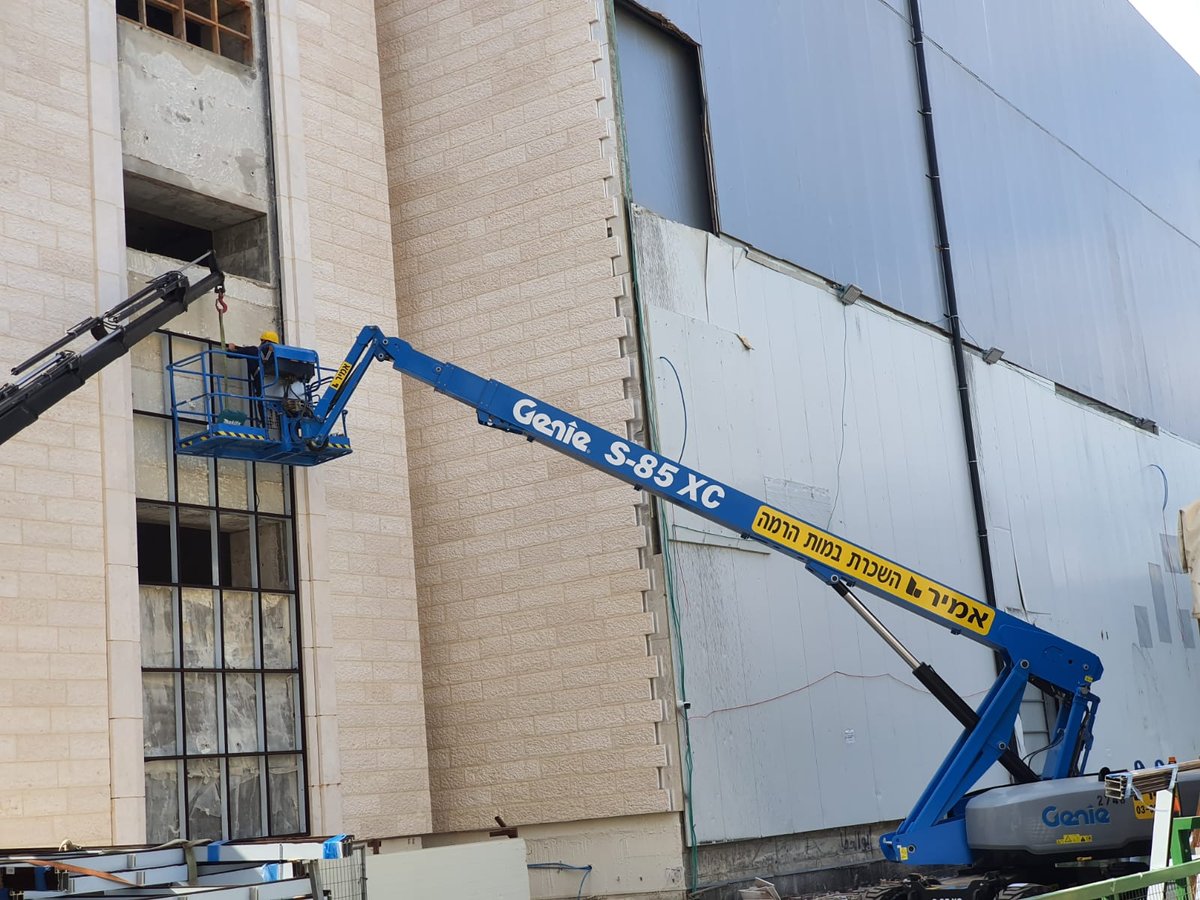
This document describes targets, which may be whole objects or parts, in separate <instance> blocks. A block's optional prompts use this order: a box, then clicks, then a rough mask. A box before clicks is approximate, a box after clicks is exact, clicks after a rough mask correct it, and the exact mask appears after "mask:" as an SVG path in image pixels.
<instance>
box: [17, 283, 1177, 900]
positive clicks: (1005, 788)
mask: <svg viewBox="0 0 1200 900" xmlns="http://www.w3.org/2000/svg"><path fill="white" fill-rule="evenodd" d="M208 265H209V274H208V275H206V276H205V277H203V278H202V279H201V280H200V281H198V282H197V283H196V284H194V285H193V284H190V283H189V281H188V279H187V278H186V277H185V276H184V275H183V273H182V270H180V271H177V272H170V273H167V274H166V275H162V276H160V277H159V278H156V279H155V280H154V281H152V282H151V283H150V284H148V285H147V286H146V287H145V288H143V289H142V290H141V291H139V292H138V293H137V294H134V295H133V296H132V297H130V298H129V299H127V300H125V301H124V302H122V303H121V304H119V305H118V306H117V307H115V308H114V309H112V310H109V311H108V312H107V313H105V314H104V315H103V316H98V317H95V318H92V319H86V320H84V321H83V322H80V323H79V324H78V325H76V326H75V327H74V328H72V329H71V330H70V331H69V332H68V333H67V335H66V336H65V337H64V338H62V339H61V340H59V341H57V342H55V343H54V344H52V345H51V346H50V347H48V348H46V349H45V350H44V351H42V352H41V353H39V354H36V355H35V356H33V357H31V358H30V359H28V360H26V361H25V362H23V363H22V364H21V365H19V366H17V367H16V368H15V369H14V370H13V371H14V374H16V375H20V374H22V373H24V372H27V371H29V370H31V369H33V371H32V372H31V373H30V374H28V375H26V376H25V377H24V378H23V379H22V380H20V381H19V382H17V383H15V384H9V385H4V386H3V387H0V444H3V443H4V441H6V440H8V439H9V438H10V437H12V436H13V435H14V434H16V433H17V432H19V431H20V430H21V429H23V428H25V427H26V426H28V425H30V424H32V423H33V422H34V421H35V420H36V419H37V417H38V415H40V414H41V413H42V412H44V411H46V410H47V409H49V408H50V407H51V406H52V405H53V404H54V403H56V402H58V400H60V399H62V398H63V397H65V396H66V395H67V394H69V393H70V392H71V391H73V390H75V389H76V388H78V387H80V386H81V385H82V384H83V383H84V381H85V380H86V379H87V378H88V377H90V376H91V375H92V374H94V373H95V372H97V371H99V370H100V369H101V368H103V366H105V365H107V364H108V363H110V362H113V361H114V360H116V359H118V358H120V357H121V356H123V355H124V354H125V353H126V352H128V350H129V349H130V348H131V347H132V346H133V345H134V344H135V343H136V342H137V341H139V340H141V339H142V338H144V337H147V336H148V335H149V334H151V333H152V332H153V331H155V330H156V329H159V328H161V327H163V325H165V324H166V323H167V322H168V321H169V320H170V319H171V318H173V317H174V316H176V315H178V314H180V313H182V312H183V311H184V310H185V309H186V308H187V306H188V305H189V304H190V303H191V302H192V301H194V300H195V299H196V298H198V297H199V296H201V295H203V294H204V293H206V292H207V291H209V290H216V291H217V292H218V297H220V292H221V291H222V290H223V276H222V274H221V272H220V269H219V268H218V267H217V264H216V262H215V260H211V259H210V261H209V263H208ZM84 334H91V335H92V337H93V338H95V340H96V343H95V344H93V345H92V346H91V347H89V348H88V349H87V350H85V351H84V352H82V353H78V354H76V353H74V352H72V351H70V350H66V349H64V348H65V347H66V345H67V344H69V343H71V342H72V341H73V340H75V339H76V338H78V337H81V336H82V335H84ZM375 360H378V361H380V362H386V363H390V364H391V365H392V367H393V368H394V369H396V370H397V371H399V372H401V373H403V374H406V375H409V376H411V377H413V378H415V379H417V380H418V381H421V382H424V383H425V384H428V385H430V386H431V387H433V388H434V390H436V391H438V392H440V393H442V394H445V395H447V396H449V397H453V398H454V399H455V400H457V401H459V402H460V403H464V404H466V405H467V406H469V407H472V408H473V409H474V410H475V411H476V415H477V417H478V420H479V422H480V424H482V425H486V426H488V427H489V428H495V429H498V430H500V431H504V432H509V433H511V434H517V435H521V436H522V437H524V438H525V439H526V440H528V441H531V442H535V443H539V444H542V445H543V446H546V447H549V448H550V449H552V450H556V451H558V452H559V453H564V454H566V455H567V456H571V457H574V458H575V459H577V460H579V461H580V462H582V463H584V464H585V465H589V466H591V467H593V468H595V469H599V470H600V471H602V472H605V473H606V474H608V475H611V476H612V477H614V478H617V479H619V480H621V481H624V482H627V483H629V484H631V485H633V486H634V487H636V488H638V489H640V490H645V491H649V492H650V493H652V494H654V495H655V496H657V497H659V498H661V499H662V500H664V501H666V502H669V503H673V504H676V505H677V506H680V507H683V508H684V509H687V510H690V511H691V512H693V513H696V514H697V515H700V516H703V517H704V518H706V519H708V520H709V521H712V522H715V523H717V524H718V525H721V526H724V527H725V528H728V529H730V530H731V531H733V532H734V533H736V534H738V535H741V536H742V537H743V538H744V539H747V540H754V541H758V542H759V543H761V544H764V545H766V546H767V547H769V548H771V549H772V550H775V551H777V552H779V553H782V554H784V555H786V556H790V557H792V558H794V559H797V560H799V561H800V562H801V563H803V564H804V566H805V567H806V568H807V570H808V571H809V572H811V573H812V574H813V575H814V576H816V577H817V578H819V579H820V580H821V581H822V582H824V583H825V584H826V585H828V586H829V587H830V588H831V589H833V590H834V591H835V592H836V593H837V594H838V595H839V596H840V597H842V599H844V600H845V601H846V602H847V603H848V604H849V605H850V606H851V608H852V609H853V610H854V611H855V612H856V613H857V614H858V615H859V616H860V617H862V619H863V620H864V621H865V622H866V623H867V625H868V626H869V627H870V628H871V629H872V630H874V631H875V632H876V633H877V634H878V635H879V636H880V637H881V638H882V639H883V640H884V641H885V642H886V643H887V644H888V646H890V647H891V648H892V649H893V650H894V651H895V652H896V653H897V654H898V655H899V656H900V657H901V658H902V659H903V660H904V662H905V664H906V665H907V666H908V667H909V668H910V669H911V671H912V673H913V676H914V677H915V678H916V679H917V680H918V681H919V682H920V683H921V684H922V685H924V686H925V688H926V689H928V690H929V692H930V693H931V694H932V695H933V696H934V697H936V698H937V699H938V700H939V701H940V702H941V703H942V704H943V705H944V706H945V707H946V708H947V709H948V710H949V711H950V713H951V714H952V715H953V716H954V717H955V718H956V719H957V720H958V721H959V722H960V723H961V724H962V726H963V730H962V733H961V734H960V735H959V737H958V739H957V740H956V741H955V742H954V744H953V746H952V747H951V748H950V751H949V753H948V754H947V755H946V757H945V759H944V760H943V761H942V763H941V765H940V766H939V767H938V768H937V770H936V771H935V773H934V775H933V777H932V779H931V780H930V782H929V784H928V785H927V786H926V788H925V790H924V791H923V792H922V793H921V795H920V797H919V798H918V800H917V802H916V805H915V806H914V807H913V809H912V811H911V812H910V813H909V814H908V816H907V817H906V818H905V819H904V821H903V822H902V823H901V824H900V826H899V827H898V828H897V829H896V830H895V831H894V832H892V833H890V834H886V835H884V836H883V837H882V838H881V839H880V847H881V849H882V851H883V855H884V856H885V857H886V858H887V859H889V860H892V861H894V862H899V863H906V864H909V865H914V866H939V867H957V869H958V870H959V874H958V875H957V876H954V877H949V878H935V877H932V876H929V875H924V874H921V875H914V876H912V877H910V878H909V879H907V880H905V881H903V882H897V883H888V884H885V885H883V886H881V887H880V888H878V889H876V890H875V891H874V892H873V900H898V898H906V900H932V898H951V897H956V898H963V900H997V898H998V900H1017V898H1020V897H1023V896H1031V895H1033V894H1037V893H1042V892H1044V891H1046V890H1047V889H1049V887H1050V886H1069V885H1071V884H1078V883H1084V882H1089V881H1095V880H1097V879H1098V878H1100V877H1106V876H1110V875H1113V874H1121V873H1122V872H1123V871H1128V870H1129V869H1131V868H1137V867H1139V866H1140V863H1139V862H1138V861H1137V859H1136V858H1137V857H1141V856H1144V855H1145V854H1146V853H1148V851H1149V846H1150V839H1151V820H1152V815H1153V813H1152V811H1151V810H1150V809H1149V808H1148V806H1147V804H1144V803H1140V802H1137V801H1135V800H1134V799H1133V798H1128V799H1114V798H1111V797H1106V796H1105V785H1104V777H1103V776H1104V775H1106V774H1107V771H1106V770H1101V772H1100V775H1099V777H1097V776H1096V775H1085V774H1084V771H1085V766H1086V764H1087V758H1088V753H1089V751H1090V749H1091V746H1092V727H1093V722H1094V719H1095V715H1096V710H1097V707H1098V705H1099V698H1098V697H1097V696H1096V695H1095V694H1094V693H1093V692H1092V686H1093V685H1094V684H1095V682H1096V681H1097V680H1098V679H1099V678H1100V675H1101V673H1102V671H1103V668H1102V665H1101V663H1100V660H1099V658H1098V657H1097V656H1096V655H1095V654H1093V653H1091V652H1090V651H1088V650H1085V649H1084V648H1082V647H1079V646H1077V645H1075V644H1073V643H1071V642H1069V641H1067V640H1064V639H1063V638H1060V637H1058V636H1056V635H1054V634H1051V633H1050V632H1047V631H1045V630H1043V629H1041V628H1038V627H1036V626H1034V625H1031V624H1029V623H1028V622H1025V621H1024V620H1022V619H1019V618H1017V617H1015V616H1012V615H1009V614H1008V613H1006V612H1004V611H1003V610H1000V609H996V608H994V607H991V606H988V605H987V604H984V603H981V602H980V601H978V600H976V599H974V598H972V597H970V596H968V595H966V594H964V593H962V592H960V591H956V590H954V589H952V588H950V587H948V586H946V585H944V584H941V583H940V582H937V581H935V580H933V579H931V578H929V577H927V576H925V575H923V574H921V573H919V572H917V571H915V570H913V569H910V568H908V567H906V566H903V565H901V564H899V563H897V562H894V561H892V560H890V559H888V558H886V557H883V556H880V555H879V554H877V553H875V552H874V551H871V550H868V549H867V548H865V547H861V546H858V545H856V544H854V543H851V542H850V541H847V540H846V539H844V538H842V537H839V536H838V535H836V534H833V533H831V532H828V531H826V530H824V529H822V528H819V527H817V526H815V525H813V524H811V523H809V522H806V521H805V520H803V519H801V518H799V517H798V516H794V515H792V514H790V513H788V512H787V511H786V510H782V509H778V508H776V507H774V506H772V505H771V504H768V503H766V502H764V501H762V500H759V499H757V498H755V497H752V496H750V495H748V494H745V493H743V492H741V491H739V490H737V489H736V488H733V487H731V486H730V485H727V484H724V483H722V482H720V481H718V480H717V479H715V478H712V477H710V476H708V475H705V474H703V473H701V472H698V471H696V470H694V469H691V468H689V467H687V466H685V465H683V464H682V463H680V462H678V461H675V460H672V459H669V458H667V457H665V456H663V455H662V454H659V453H655V452H654V451H652V450H649V449H647V448H645V447H642V446H639V445H638V444H635V443H633V442H632V441H629V440H627V439H625V438H623V437H620V436H618V435H616V434H613V433H612V432H609V431H606V430H605V429H603V428H600V427H599V426H597V425H594V424H592V423H590V422H587V421H585V420H583V419H581V418H579V417H578V416H573V415H571V414H570V413H568V412H565V411H563V410H561V409H557V408H555V407H554V406H551V405H550V404H548V403H545V402H544V401H542V400H539V399H538V398H536V397H531V396H529V395H528V394H525V393H523V392H522V391H519V390H517V389H516V388H513V387H510V386H509V385H506V384H503V383H502V382H499V381H495V380H489V379H485V378H482V377H480V376H478V375H475V374H473V373H472V372H469V371H467V370H465V369H462V368H459V367H458V366H455V365H453V364H452V363H448V362H444V361H441V360H438V359H435V358H433V357H431V356H428V355H426V354H424V353H421V352H420V351H418V350H416V349H414V348H413V347H412V346H411V345H410V344H409V343H408V342H406V341H403V340H401V339H399V338H395V337H388V336H386V335H385V334H384V333H383V332H382V331H381V330H380V329H379V328H377V327H375V326H367V327H365V328H363V329H362V331H361V332H360V334H359V336H358V339H357V340H356V341H355V343H354V346H353V347H352V349H351V351H350V353H349V354H347V356H346V358H345V360H344V361H343V362H342V363H341V365H340V366H339V367H338V368H337V369H336V370H333V371H331V370H328V369H325V368H322V367H321V365H320V361H319V359H318V357H317V354H316V352H315V351H313V350H309V349H306V348H302V347H293V346H289V345H286V344H282V343H278V342H274V341H265V342H264V343H263V344H262V345H260V346H259V347H258V348H256V349H247V348H233V349H230V348H213V349H209V350H205V351H202V352H200V353H197V354H195V355H194V356H191V357H188V358H187V359H182V360H179V361H177V362H175V363H174V364H173V365H171V366H168V371H169V373H170V375H171V413H172V419H173V423H174V440H175V448H176V451H177V452H178V453H180V454H183V455H192V456H210V457H218V458H232V459H247V460H258V461H264V462H274V463H281V464H287V465H299V466H312V465H318V464H321V463H325V462H328V461H331V460H334V459H338V458H340V457H343V456H345V455H347V454H348V453H350V452H351V450H352V448H351V443H350V439H349V436H348V433H347V430H346V408H347V404H348V403H349V401H350V399H351V397H352V396H353V394H354V391H355V388H356V387H357V386H358V385H359V383H360V382H361V381H362V378H363V376H364V375H365V373H366V370H367V369H368V367H369V366H370V364H371V363H372V362H373V361H375ZM39 363H40V365H39ZM35 366H37V368H36V369H34V367H35ZM856 588H861V589H862V590H864V591H866V592H869V593H871V594H874V595H875V596H877V597H880V598H882V599H884V600H887V601H888V602H891V603H894V604H896V605H897V606H899V607H901V608H902V609H906V610H908V611H909V612H912V613H915V614H917V615H919V616H921V617H923V618H925V619H928V620H929V621H931V622H934V623H936V624H938V625H941V626H942V627H944V628H948V629H949V630H950V631H951V632H952V633H954V634H958V635H962V636H964V637H967V638H969V639H971V640H973V641H976V642H978V643H981V644H983V645H985V646H987V647H990V648H991V649H992V650H994V651H995V653H996V655H997V657H998V658H999V660H1000V661H1001V663H1002V665H1001V671H1000V673H999V675H998V676H997V678H996V680H995V682H994V683H993V685H992V687H991V689H990V690H989V691H988V692H987V695H986V696H985V697H984V699H983V701H982V702H981V703H980V704H979V706H978V707H976V708H972V707H971V706H970V705H969V704H967V702H966V701H965V700H964V699H963V698H962V697H961V696H960V695H959V694H957V693H956V692H955V691H954V689H953V688H952V687H951V686H950V685H949V684H947V683H946V682H945V681H944V680H943V679H942V678H941V677H940V676H939V675H938V674H937V672H935V671H934V669H933V668H932V667H931V666H930V665H929V664H928V663H925V662H921V661H920V660H918V659H917V658H916V657H915V656H914V655H913V654H912V653H911V652H910V651H909V650H908V648H907V647H905V646H904V644H903V643H902V642H901V641H900V640H899V639H898V638H897V637H896V636H895V635H894V634H893V633H892V632H891V631H889V630H888V628H887V627H886V626H885V625H884V624H883V623H882V622H881V621H880V620H879V619H878V618H877V617H876V616H875V615H874V614H873V613H872V612H871V611H870V610H869V609H868V608H867V606H866V605H865V604H864V603H863V602H862V600H861V599H860V598H859V596H858V595H857V593H856V592H855V589H856ZM1028 685H1033V686H1035V687H1036V688H1038V689H1040V690H1041V691H1042V692H1043V693H1045V694H1046V695H1048V696H1049V697H1051V698H1052V699H1053V701H1054V702H1055V704H1056V705H1057V709H1058V713H1057V720H1056V722H1055V724H1054V727H1053V733H1052V736H1051V740H1050V743H1049V744H1048V745H1047V746H1046V747H1045V748H1043V749H1042V751H1041V752H1042V753H1043V754H1044V761H1043V763H1042V766H1041V769H1040V771H1034V770H1033V769H1032V768H1031V767H1030V766H1029V765H1028V764H1027V763H1026V762H1025V761H1024V760H1022V759H1021V758H1020V757H1019V756H1018V755H1017V753H1016V751H1015V750H1014V749H1013V748H1012V747H1011V746H1010V745H1009V741H1010V739H1011V735H1012V734H1013V732H1014V727H1015V725H1016V722H1017V716H1018V713H1019V710H1020V704H1021V700H1022V698H1023V697H1024V695H1025V691H1026V687H1027V686H1028ZM997 763H998V764H999V765H1001V766H1002V767H1003V768H1004V769H1005V770H1006V771H1007V772H1008V774H1009V776H1010V777H1011V779H1012V781H1013V782H1014V783H1013V784H1009V785H1002V786H998V787H993V788H989V789H985V790H982V791H975V792H972V789H973V788H974V786H975V785H976V784H977V783H978V781H979V779H980V778H982V776H983V775H984V773H985V772H987V771H988V770H989V769H990V768H991V767H992V766H993V765H994V764H997ZM1177 786H1178V788H1179V791H1180V795H1181V800H1182V802H1183V803H1184V804H1185V805H1187V806H1189V808H1192V807H1194V806H1195V804H1196V801H1197V798H1198V796H1200V772H1197V773H1188V774H1187V775H1181V777H1180V778H1179V781H1178V785H1177Z"/></svg>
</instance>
